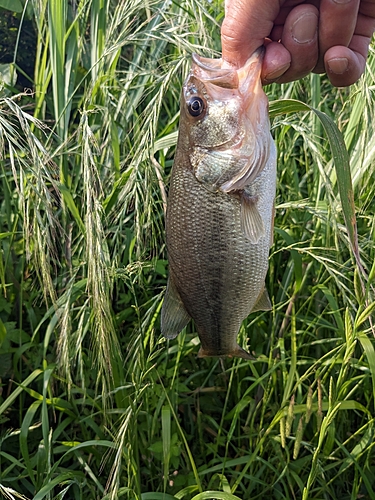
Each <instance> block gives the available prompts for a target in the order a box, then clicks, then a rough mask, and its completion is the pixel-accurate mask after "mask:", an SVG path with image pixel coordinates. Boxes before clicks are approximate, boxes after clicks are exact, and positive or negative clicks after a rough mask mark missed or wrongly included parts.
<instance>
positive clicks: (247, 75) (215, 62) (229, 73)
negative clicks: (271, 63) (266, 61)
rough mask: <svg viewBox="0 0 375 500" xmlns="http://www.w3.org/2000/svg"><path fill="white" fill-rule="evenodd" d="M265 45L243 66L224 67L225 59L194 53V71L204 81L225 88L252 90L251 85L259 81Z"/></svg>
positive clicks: (241, 91) (242, 91) (245, 92)
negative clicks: (237, 67)
mask: <svg viewBox="0 0 375 500" xmlns="http://www.w3.org/2000/svg"><path fill="white" fill-rule="evenodd" d="M263 55H264V47H260V48H259V49H257V50H256V51H255V52H254V53H253V54H252V56H251V57H250V58H249V59H248V60H247V61H246V63H245V64H244V66H242V68H239V69H236V68H226V67H223V64H224V62H223V60H222V59H221V58H220V59H210V58H208V57H201V56H199V55H198V54H195V53H194V54H192V60H193V65H192V72H193V74H194V76H196V77H197V78H198V79H200V80H202V81H203V82H204V83H211V84H213V85H216V86H217V87H221V88H224V89H233V90H235V89H238V90H239V92H240V93H241V94H244V95H245V94H248V93H249V92H251V87H254V86H255V82H257V81H259V79H260V78H259V77H260V72H261V69H262V61H263Z"/></svg>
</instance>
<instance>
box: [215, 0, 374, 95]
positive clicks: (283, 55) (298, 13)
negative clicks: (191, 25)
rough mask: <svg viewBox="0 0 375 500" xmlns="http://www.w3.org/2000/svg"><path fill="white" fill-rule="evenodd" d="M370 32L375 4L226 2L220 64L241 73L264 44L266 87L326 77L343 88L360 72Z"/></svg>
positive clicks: (358, 0)
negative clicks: (311, 76)
mask: <svg viewBox="0 0 375 500" xmlns="http://www.w3.org/2000/svg"><path fill="white" fill-rule="evenodd" d="M374 31H375V0H367V1H362V0H308V1H304V0H263V1H259V0H226V2H225V19H224V21H223V25H222V29H221V38H222V53H223V60H224V64H225V65H227V66H235V67H241V66H243V64H244V63H245V62H246V60H247V59H248V58H249V57H250V55H251V54H252V53H253V52H254V51H255V50H256V49H257V48H258V47H260V46H261V45H263V44H264V45H265V46H266V53H265V57H264V61H263V67H262V81H263V83H264V84H267V83H272V82H278V83H286V82H291V81H293V80H298V79H299V78H302V77H303V76H306V75H308V74H309V73H310V72H314V73H324V72H326V73H327V75H328V77H329V79H330V81H331V83H332V84H333V85H335V86H336V87H346V86H349V85H351V84H353V83H355V82H356V81H357V80H358V79H359V78H360V76H361V75H362V73H363V72H364V70H365V65H366V58H367V54H368V47H369V43H370V41H371V37H372V35H373V33H374Z"/></svg>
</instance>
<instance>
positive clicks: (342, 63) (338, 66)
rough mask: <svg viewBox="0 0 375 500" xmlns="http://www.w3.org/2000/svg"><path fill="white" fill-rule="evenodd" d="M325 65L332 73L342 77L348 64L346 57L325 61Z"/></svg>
mask: <svg viewBox="0 0 375 500" xmlns="http://www.w3.org/2000/svg"><path fill="white" fill-rule="evenodd" d="M327 65H328V68H329V70H330V71H332V73H335V74H336V75H342V74H343V73H345V71H347V69H348V65H349V62H348V60H347V58H346V57H335V58H334V59H330V60H329V61H327Z"/></svg>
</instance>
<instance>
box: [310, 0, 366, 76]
mask: <svg viewBox="0 0 375 500" xmlns="http://www.w3.org/2000/svg"><path fill="white" fill-rule="evenodd" d="M358 8H359V0H322V1H321V5H320V18H319V60H318V63H317V66H316V67H315V72H317V73H320V72H324V70H325V68H324V59H325V53H326V52H327V50H328V49H330V48H331V47H334V46H340V45H342V46H345V47H348V46H349V43H350V41H351V39H352V37H353V34H354V29H355V27H356V23H357V14H358Z"/></svg>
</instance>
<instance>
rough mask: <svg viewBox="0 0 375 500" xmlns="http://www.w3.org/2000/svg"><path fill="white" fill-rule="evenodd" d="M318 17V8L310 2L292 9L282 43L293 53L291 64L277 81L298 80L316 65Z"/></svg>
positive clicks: (286, 22) (285, 26)
mask: <svg viewBox="0 0 375 500" xmlns="http://www.w3.org/2000/svg"><path fill="white" fill-rule="evenodd" d="M318 19H319V14H318V10H317V8H316V7H314V6H313V5H310V4H304V5H298V6H297V7H295V8H294V9H292V10H291V11H290V14H289V15H288V17H287V19H286V21H285V25H284V30H283V33H282V36H281V43H282V45H283V46H284V47H285V49H286V50H287V51H288V52H289V53H290V55H291V64H290V67H289V69H288V70H287V71H285V73H283V74H282V76H281V77H280V78H278V79H277V82H279V83H285V82H291V81H293V80H297V79H299V78H302V77H303V76H306V75H307V74H308V73H310V71H311V70H312V69H313V68H314V67H315V65H316V63H317V60H318V31H317V29H318Z"/></svg>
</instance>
